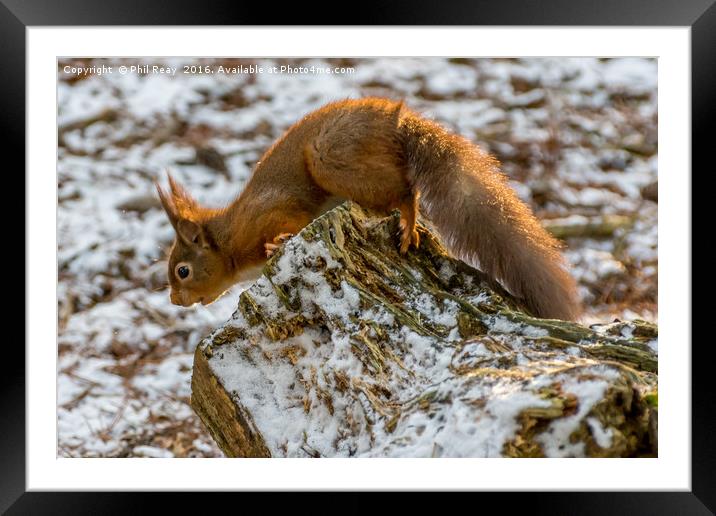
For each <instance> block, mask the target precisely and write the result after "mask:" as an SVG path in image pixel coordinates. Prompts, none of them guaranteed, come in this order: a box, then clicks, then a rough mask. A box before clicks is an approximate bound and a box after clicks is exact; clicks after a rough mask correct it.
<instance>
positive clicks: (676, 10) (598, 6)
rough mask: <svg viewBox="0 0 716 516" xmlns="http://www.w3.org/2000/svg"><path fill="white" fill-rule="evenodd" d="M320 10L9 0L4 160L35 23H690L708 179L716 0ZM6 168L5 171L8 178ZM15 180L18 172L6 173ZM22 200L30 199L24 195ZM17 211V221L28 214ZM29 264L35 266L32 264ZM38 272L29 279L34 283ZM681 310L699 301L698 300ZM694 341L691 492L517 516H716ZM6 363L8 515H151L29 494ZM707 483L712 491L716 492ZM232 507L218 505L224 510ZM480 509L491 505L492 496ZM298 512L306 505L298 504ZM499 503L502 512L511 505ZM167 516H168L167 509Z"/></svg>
mask: <svg viewBox="0 0 716 516" xmlns="http://www.w3.org/2000/svg"><path fill="white" fill-rule="evenodd" d="M320 11H321V8H320V7H319V6H318V4H316V5H315V6H313V7H312V6H311V5H310V4H306V3H294V4H291V3H283V4H281V7H280V8H277V5H274V4H269V3H265V2H264V3H260V2H251V3H243V2H229V1H213V0H205V1H203V2H196V1H193V2H192V1H187V0H173V1H172V2H166V1H159V0H157V1H152V0H103V1H101V2H92V1H90V0H64V1H62V2H56V1H53V0H0V63H1V64H2V70H3V71H4V72H5V73H4V78H3V81H2V82H1V83H0V89H1V91H2V95H0V106H2V111H1V113H2V115H0V127H2V136H3V138H2V140H0V141H1V142H2V143H0V145H2V146H3V147H4V148H5V149H4V150H6V152H4V153H3V155H5V156H13V157H17V158H18V160H17V163H16V165H15V167H17V168H15V170H21V169H22V170H24V168H25V157H24V153H19V152H17V149H23V148H24V147H25V145H24V142H25V131H24V130H23V128H24V127H25V109H26V96H25V70H26V68H25V67H26V62H25V55H26V54H25V50H26V48H25V47H26V39H25V31H26V29H27V28H28V27H32V26H62V25H73V26H83V25H144V26H150V25H157V26H167V25H204V26H208V25H225V24H230V25H274V26H275V25H284V24H292V25H293V24H296V25H317V24H326V25H503V26H506V25H513V26H514V25H546V26H587V25H603V26H684V27H690V28H691V72H692V163H693V165H692V169H693V170H700V171H702V173H706V172H707V171H708V170H709V169H708V168H706V163H707V159H709V157H710V156H709V154H710V152H711V147H712V146H713V144H710V141H709V140H710V138H711V136H710V135H711V131H709V129H713V128H714V126H715V125H716V107H715V106H716V66H715V65H716V0H600V1H592V0H541V1H535V0H499V1H494V0H493V1H480V0H472V1H468V0H462V1H457V2H456V1H453V2H449V1H448V2H440V3H435V2H429V1H426V0H419V1H412V2H410V3H404V2H395V3H390V4H388V3H384V2H380V1H375V0H371V1H364V2H361V4H360V7H359V8H355V9H351V10H346V11H345V12H344V14H341V15H338V10H336V11H335V13H336V14H335V16H334V19H331V20H326V19H321V16H320ZM347 13H350V15H349V14H347ZM11 150H13V152H11ZM7 166H9V165H7V164H4V165H3V169H5V167H7ZM711 168H713V165H711ZM5 171H6V174H8V171H7V169H5ZM664 173H679V172H676V171H665V172H664ZM687 173H688V172H687ZM15 175H16V176H17V174H15ZM691 177H692V179H693V178H695V177H696V176H695V174H693V173H692V174H691ZM48 180H50V176H48ZM692 191H693V190H692ZM17 197H18V199H20V196H19V195H18V196H17ZM15 213H19V209H17V210H16V211H15ZM696 221H697V219H695V218H694V222H696ZM697 234H699V233H697ZM692 235H693V231H692ZM15 247H17V248H19V246H15ZM692 256H694V257H698V255H692ZM12 258H13V259H12V261H13V262H15V263H18V262H19V260H17V258H16V257H12ZM23 263H27V262H26V261H25V260H23ZM14 267H15V268H16V267H17V265H15V266H14ZM29 272H30V271H28V270H27V269H26V270H25V274H26V277H27V274H28V273H29ZM683 302H684V303H689V304H690V305H691V304H692V302H691V299H686V300H683ZM694 308H696V306H695V305H694ZM30 309H32V307H31V306H26V310H30ZM692 317H693V316H692ZM692 340H693V345H691V344H692V343H689V342H678V343H670V344H673V345H681V346H683V347H684V350H688V348H689V345H691V353H692V373H693V377H692V400H691V401H692V421H691V423H692V457H691V465H692V472H691V481H692V490H691V491H690V492H619V493H604V492H589V493H510V494H509V495H508V496H509V498H510V502H509V506H510V508H511V509H519V508H520V507H521V506H524V510H528V511H529V513H530V514H535V513H536V514H599V515H602V514H713V513H714V511H716V489H713V485H714V484H716V482H715V481H714V480H713V478H714V475H715V474H716V467H714V464H715V462H716V447H715V446H714V441H713V440H712V438H711V431H712V428H713V427H712V425H711V423H710V420H711V418H710V417H709V416H710V415H711V414H713V413H714V409H716V402H715V401H714V396H713V392H714V389H713V384H711V382H710V380H711V376H712V375H713V373H712V367H713V366H712V364H713V361H712V360H710V358H711V357H712V356H713V355H712V352H711V345H710V343H709V342H708V341H707V340H702V341H697V340H696V339H692ZM3 364H5V367H4V371H3V373H4V374H2V375H0V381H1V382H2V395H1V396H0V429H1V430H2V434H0V435H1V437H0V464H2V468H0V478H2V480H1V481H0V511H3V512H4V511H6V510H7V511H8V512H7V513H8V514H36V513H37V514H44V513H46V512H48V513H52V514H84V513H92V514H107V513H122V514H127V513H131V511H136V510H139V509H140V508H141V507H143V506H144V504H145V503H146V501H143V500H144V498H145V496H147V495H140V494H139V493H133V494H131V495H129V496H127V495H123V494H122V493H116V492H115V493H96V492H95V493H78V492H65V493H39V492H26V488H25V480H26V476H25V471H26V462H25V459H26V447H25V446H26V442H25V380H26V378H25V352H24V349H23V348H22V347H20V346H18V345H14V344H12V345H11V344H10V343H9V342H7V343H6V345H5V349H4V353H3ZM709 485H711V486H712V487H711V488H709V487H708V486H709ZM212 496H216V495H212ZM242 496H246V495H245V494H244V495H242ZM481 496H483V497H484V496H492V497H494V496H499V494H488V493H485V494H483V495H481ZM152 497H153V498H155V496H152ZM162 498H165V499H166V500H164V499H163V500H162V504H163V505H164V504H165V502H166V503H171V504H181V506H182V507H183V508H184V509H190V508H191V506H192V505H194V504H197V505H198V504H199V503H202V502H201V501H200V500H197V498H196V497H189V496H187V495H179V494H177V493H172V494H169V496H164V497H162ZM223 498H224V496H222V497H221V499H218V500H215V502H216V503H221V500H222V499H223ZM481 501H482V503H484V501H485V500H484V498H483V499H482V500H481ZM495 501H497V500H495ZM503 501H504V500H503ZM293 503H294V505H296V500H295V499H293ZM498 503H499V502H498ZM250 504H251V502H250V501H248V500H244V501H243V502H242V506H243V507H247V508H248V507H250ZM298 504H299V505H300V502H299V503H298ZM350 505H352V506H355V504H349V506H350ZM500 506H503V507H504V505H502V503H500ZM483 507H484V506H483ZM238 508H239V506H237V509H238ZM164 509H165V510H166V509H168V505H167V506H165V507H164Z"/></svg>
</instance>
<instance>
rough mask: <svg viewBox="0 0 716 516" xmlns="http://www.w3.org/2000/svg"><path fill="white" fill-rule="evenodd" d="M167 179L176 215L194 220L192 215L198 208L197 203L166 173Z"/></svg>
mask: <svg viewBox="0 0 716 516" xmlns="http://www.w3.org/2000/svg"><path fill="white" fill-rule="evenodd" d="M167 179H168V180H169V188H170V190H171V194H172V204H174V207H175V209H176V213H177V215H179V216H180V217H182V218H189V219H191V218H194V217H193V216H192V215H193V214H194V213H196V211H197V210H198V208H199V205H198V204H197V202H196V201H195V200H194V198H193V197H192V196H191V195H190V194H189V192H187V191H186V189H185V188H184V187H183V186H182V185H180V184H179V183H177V182H176V181H175V180H174V178H173V177H172V176H171V174H169V172H167Z"/></svg>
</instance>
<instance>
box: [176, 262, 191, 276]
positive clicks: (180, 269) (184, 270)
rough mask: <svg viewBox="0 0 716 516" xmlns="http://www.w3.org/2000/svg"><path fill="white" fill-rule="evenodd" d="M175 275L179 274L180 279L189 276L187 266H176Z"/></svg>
mask: <svg viewBox="0 0 716 516" xmlns="http://www.w3.org/2000/svg"><path fill="white" fill-rule="evenodd" d="M177 276H179V277H180V278H181V279H186V278H187V277H188V276H189V267H187V266H186V265H182V266H181V267H177Z"/></svg>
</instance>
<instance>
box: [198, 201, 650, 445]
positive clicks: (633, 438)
mask: <svg viewBox="0 0 716 516" xmlns="http://www.w3.org/2000/svg"><path fill="white" fill-rule="evenodd" d="M397 230H398V217H397V216H396V215H395V214H394V215H392V216H389V217H377V216H374V215H373V216H371V215H370V214H368V213H366V212H365V211H364V210H362V209H361V208H360V207H358V206H357V205H352V204H350V203H348V204H345V205H342V206H339V207H338V208H336V209H334V210H331V211H330V212H328V213H326V214H325V215H323V216H322V217H320V218H318V219H316V220H315V221H314V222H313V223H312V224H310V225H309V226H308V227H307V228H305V229H304V230H303V231H302V232H301V233H300V234H299V235H297V236H296V237H294V238H293V239H291V240H290V241H289V242H287V243H286V244H285V246H284V247H283V248H282V249H281V250H280V252H279V253H278V254H277V255H276V256H275V257H274V258H272V259H271V260H270V261H269V262H268V263H267V265H266V267H265V268H264V271H263V275H262V276H261V277H260V278H259V280H258V281H257V282H256V283H255V284H254V285H253V286H252V287H251V288H250V289H248V290H247V291H245V292H244V293H243V294H242V295H241V298H240V300H239V306H238V309H237V311H236V312H235V313H234V316H233V317H232V319H231V320H229V321H228V322H227V323H226V324H225V325H224V326H223V327H221V328H219V329H217V330H216V331H215V332H214V333H213V334H212V335H210V336H209V337H207V338H206V339H205V340H204V341H202V342H201V343H200V345H199V347H198V348H197V350H196V355H195V362H194V374H193V379H192V406H193V407H194V409H195V410H196V412H197V413H198V414H199V416H200V417H201V419H202V420H203V421H204V423H205V424H206V426H207V427H208V429H209V431H210V432H211V434H212V435H213V436H214V439H215V440H216V442H217V443H218V445H219V446H220V447H221V449H222V450H223V451H224V452H225V453H226V454H227V455H228V456H232V457H256V456H263V457H265V456H294V457H295V456H308V457H323V456H366V457H370V456H422V457H424V456H428V457H430V456H443V457H458V456H472V457H496V456H510V457H523V456H529V457H540V456H549V457H558V456H590V457H624V456H644V455H647V456H648V455H654V454H656V405H657V403H656V400H657V395H656V388H657V355H656V343H657V329H656V327H655V326H654V325H652V324H649V323H646V322H643V321H633V322H629V323H621V322H617V323H612V324H608V325H601V326H594V327H592V328H587V327H584V326H581V325H579V324H575V323H569V322H564V321H557V320H546V319H538V318H534V317H531V316H529V315H528V314H526V313H525V312H524V311H522V310H521V309H520V305H519V302H518V301H517V300H515V299H513V298H512V297H511V296H510V295H509V294H508V293H507V292H505V291H504V290H503V289H501V288H500V287H499V286H495V285H494V284H492V285H491V282H489V281H488V279H487V278H486V277H484V276H483V274H482V273H480V272H479V271H477V270H475V269H473V268H472V267H470V266H468V265H466V264H465V263H463V262H461V261H459V260H456V259H453V258H451V257H449V256H448V255H447V253H446V252H445V250H444V248H443V247H442V246H441V245H440V243H439V242H438V241H437V240H436V239H435V238H434V236H433V235H432V234H431V233H430V232H429V231H428V230H427V229H426V228H425V227H423V226H421V227H420V228H419V231H420V234H421V238H422V241H421V245H420V248H419V249H418V250H411V251H410V252H409V253H408V254H407V255H406V256H400V255H399V254H398V253H397V239H396V236H395V234H396V232H397Z"/></svg>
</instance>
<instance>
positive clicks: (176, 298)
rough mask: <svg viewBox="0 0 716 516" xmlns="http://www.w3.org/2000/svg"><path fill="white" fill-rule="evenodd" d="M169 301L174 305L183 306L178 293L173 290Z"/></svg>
mask: <svg viewBox="0 0 716 516" xmlns="http://www.w3.org/2000/svg"><path fill="white" fill-rule="evenodd" d="M169 299H170V300H171V302H172V304H174V305H182V302H181V296H180V295H179V293H178V292H175V291H173V290H172V291H171V292H170V293H169Z"/></svg>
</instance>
